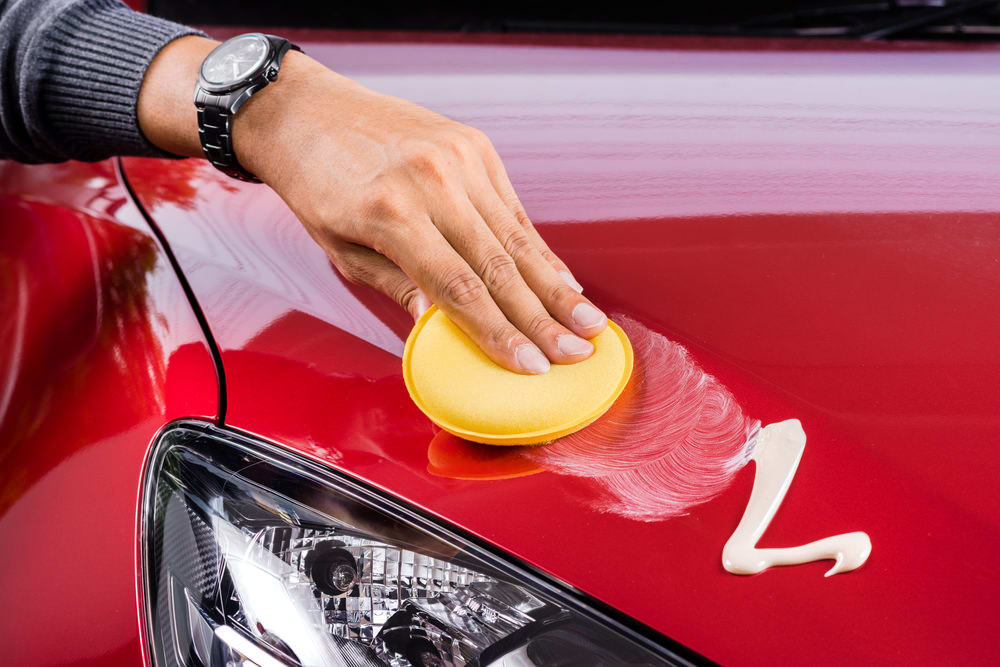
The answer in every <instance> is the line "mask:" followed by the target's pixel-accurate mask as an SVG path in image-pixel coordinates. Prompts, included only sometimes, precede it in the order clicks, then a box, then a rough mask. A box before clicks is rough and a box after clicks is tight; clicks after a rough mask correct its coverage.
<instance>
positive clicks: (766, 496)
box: [722, 419, 872, 577]
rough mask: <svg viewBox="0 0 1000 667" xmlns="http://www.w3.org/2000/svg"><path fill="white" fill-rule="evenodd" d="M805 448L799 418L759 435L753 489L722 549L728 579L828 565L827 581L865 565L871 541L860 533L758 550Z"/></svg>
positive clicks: (771, 427) (767, 428)
mask: <svg viewBox="0 0 1000 667" xmlns="http://www.w3.org/2000/svg"><path fill="white" fill-rule="evenodd" d="M805 446H806V434H805V431H803V430H802V424H801V423H799V420H798V419H788V420H786V421H783V422H778V423H776V424H768V425H767V426H765V427H764V428H763V429H761V430H760V432H759V433H758V435H757V437H756V443H755V445H754V448H753V460H754V464H755V466H756V470H755V471H754V480H753V490H752V491H751V492H750V500H749V501H748V502H747V507H746V510H745V511H744V512H743V518H742V519H740V523H739V525H738V526H737V527H736V530H735V531H734V532H733V534H732V536H731V537H730V538H729V541H727V542H726V546H725V547H724V548H723V550H722V566H723V567H724V568H726V570H728V571H729V572H732V573H733V574H756V573H758V572H762V571H763V570H766V569H767V568H769V567H771V566H772V565H798V564H799V563H810V562H812V561H816V560H827V559H830V560H833V561H834V565H833V567H832V568H830V570H829V571H828V572H827V573H826V576H827V577H829V576H830V575H832V574H837V573H839V572H847V571H849V570H853V569H855V568H858V567H861V565H862V564H863V563H864V562H865V561H866V560H868V555H869V554H870V553H871V551H872V542H871V539H870V538H869V537H868V535H867V533H863V532H860V531H857V532H853V533H844V534H842V535H834V536H833V537H825V538H823V539H821V540H816V541H815V542H810V543H809V544H803V545H802V546H797V547H785V548H781V549H758V548H757V546H756V545H757V542H758V540H760V538H761V536H762V535H763V534H764V531H766V530H767V527H768V525H769V524H770V523H771V519H772V518H773V517H774V513H775V512H776V511H777V510H778V507H779V506H780V505H781V501H782V500H783V499H784V497H785V493H786V492H787V491H788V487H789V486H790V485H791V483H792V478H793V477H795V471H796V469H797V468H798V467H799V460H800V459H801V458H802V452H803V451H804V450H805Z"/></svg>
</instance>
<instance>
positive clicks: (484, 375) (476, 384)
mask: <svg viewBox="0 0 1000 667" xmlns="http://www.w3.org/2000/svg"><path fill="white" fill-rule="evenodd" d="M591 342H592V343H593V344H594V348H595V349H594V354H593V355H591V357H590V358H588V359H586V360H584V361H581V362H579V363H576V364H565V365H563V364H552V368H551V369H550V370H549V372H548V373H544V374H542V375H522V374H520V373H514V372H511V371H508V370H506V369H504V368H501V367H500V366H498V365H497V364H495V363H493V361H491V360H490V359H489V357H487V356H486V355H485V354H484V353H483V352H482V350H480V349H479V347H478V346H477V345H476V344H475V343H474V342H472V340H471V339H470V338H469V337H468V336H466V335H465V333H464V332H463V331H462V330H461V329H459V328H458V327H457V326H456V325H455V324H454V323H453V322H452V321H451V320H449V319H448V317H447V316H446V315H445V314H444V313H443V312H441V311H440V310H438V309H437V308H436V307H431V308H430V309H429V310H428V311H427V312H426V313H424V314H423V316H422V317H421V318H420V319H419V320H417V323H416V325H415V326H414V327H413V331H411V332H410V336H409V337H408V338H407V339H406V348H405V349H404V351H403V378H404V380H405V381H406V388H407V390H408V391H409V392H410V397H411V398H412V399H413V402H414V403H416V404H417V407H418V408H420V409H421V410H422V411H423V413H424V414H425V415H427V416H428V417H430V419H431V421H433V422H434V423H435V424H437V425H438V426H440V427H441V428H443V429H444V430H445V431H448V432H449V433H452V434H454V435H457V436H458V437H460V438H465V439H466V440H472V441H474V442H482V443H486V444H490V445H531V444H537V443H540V442H548V441H549V440H554V439H556V438H560V437H562V436H564V435H569V434H570V433H573V432H575V431H579V430H580V429H582V428H583V427H585V426H587V425H588V424H590V423H591V422H593V421H594V420H595V419H597V418H598V417H600V416H601V415H602V414H604V413H605V412H606V411H607V410H608V408H610V407H611V405H612V404H613V403H614V402H615V399H616V398H618V396H619V395H620V394H621V393H622V390H623V389H625V385H626V384H627V383H628V379H629V377H630V376H631V375H632V345H631V344H630V343H629V341H628V337H627V336H626V335H625V332H624V331H622V330H621V328H620V327H619V326H618V325H617V324H615V323H614V322H610V321H609V322H608V328H607V329H605V330H604V331H602V332H601V333H600V334H599V335H598V336H597V337H596V338H594V339H592V340H591Z"/></svg>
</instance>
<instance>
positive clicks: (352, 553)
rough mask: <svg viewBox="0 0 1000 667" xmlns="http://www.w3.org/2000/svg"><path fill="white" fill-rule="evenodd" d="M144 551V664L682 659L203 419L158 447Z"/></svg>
mask: <svg viewBox="0 0 1000 667" xmlns="http://www.w3.org/2000/svg"><path fill="white" fill-rule="evenodd" d="M142 540H143V544H142V552H143V573H144V576H143V580H144V592H145V602H146V624H147V632H148V637H149V645H150V653H151V655H152V658H153V662H154V664H155V665H157V667H175V666H179V665H203V666H205V667H224V666H229V665H254V664H256V665H261V666H262V667H263V666H265V665H304V666H312V665H350V666H352V667H374V666H382V665H392V666H403V665H421V666H424V665H483V666H486V665H509V666H514V665H517V666H528V665H625V664H628V665H664V664H690V662H691V661H692V659H694V658H695V656H692V655H690V654H686V652H684V651H683V649H681V648H680V647H677V646H676V645H672V643H671V642H669V640H666V639H665V638H663V637H659V636H657V635H655V633H653V632H652V631H649V630H646V629H643V628H637V627H634V626H629V624H628V623H627V622H626V621H623V620H622V619H616V618H614V614H613V613H612V612H609V611H607V610H603V611H602V610H600V609H598V605H596V604H594V603H593V602H592V601H587V600H585V599H584V598H583V597H582V596H581V595H580V594H579V593H576V592H574V591H571V590H567V589H565V588H564V587H562V586H560V585H559V584H558V583H556V582H554V581H552V580H549V579H547V578H546V577H545V576H543V575H541V574H540V573H537V572H533V571H531V570H529V569H528V568H526V567H524V566H523V565H519V564H517V563H513V562H509V561H508V560H507V559H505V558H503V557H502V556H500V555H498V554H496V553H493V552H492V551H491V550H490V549H489V548H488V547H486V546H485V545H481V544H476V543H475V542H474V540H473V539H472V538H469V537H464V536H462V535H460V534H458V532H457V531H455V530H454V529H450V528H448V527H446V526H441V525H439V524H438V523H437V522H435V521H433V520H431V519H430V518H429V517H427V516H425V515H423V514H422V513H420V512H419V511H417V510H415V509H413V508H411V507H407V506H405V505H404V504H402V503H400V502H399V501H397V500H395V499H393V498H389V497H386V496H384V495H383V494H381V493H379V492H377V491H375V490H373V489H371V488H369V487H367V486H365V485H363V484H361V483H359V482H357V481H355V480H352V479H349V478H347V477H346V476H344V475H342V474H340V473H337V472H335V471H332V470H330V469H327V468H324V467H322V466H319V465H317V464H314V463H312V462H310V461H307V460H306V459H303V458H301V457H298V456H296V455H293V454H291V453H289V452H286V451H284V450H281V449H279V448H277V447H275V446H273V445H270V444H268V443H264V442H260V441H257V440H254V439H251V438H249V437H247V436H244V435H242V434H239V433H236V432H233V431H231V430H227V429H221V428H217V427H214V426H211V425H208V424H202V423H197V422H183V423H178V424H174V425H172V426H170V427H168V428H167V429H165V430H164V431H163V433H162V434H161V436H160V437H159V439H158V441H157V443H156V445H155V447H154V450H153V453H152V455H151V458H150V462H149V466H148V472H147V478H146V483H145V490H144V500H143V517H142Z"/></svg>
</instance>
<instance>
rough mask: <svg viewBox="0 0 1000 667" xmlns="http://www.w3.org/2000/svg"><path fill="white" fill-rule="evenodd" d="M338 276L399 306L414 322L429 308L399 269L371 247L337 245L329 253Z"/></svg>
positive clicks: (421, 294)
mask: <svg viewBox="0 0 1000 667" xmlns="http://www.w3.org/2000/svg"><path fill="white" fill-rule="evenodd" d="M332 255H333V262H334V264H336V266H337V269H338V270H339V271H340V273H341V274H342V275H343V276H344V277H345V278H347V279H348V280H350V281H351V282H353V283H358V284H361V285H367V286H369V287H373V288H375V289H376V290H378V291H379V292H381V293H382V294H385V295H386V296H387V297H389V298H390V299H392V300H393V301H395V302H396V303H398V304H399V305H400V306H402V307H403V308H404V309H405V310H406V312H408V313H409V314H410V316H411V317H413V319H414V320H417V319H419V318H420V316H421V315H423V314H424V312H425V311H426V310H427V309H428V308H430V307H431V302H430V299H428V298H427V295H426V294H425V293H424V291H423V290H422V289H420V288H419V287H417V285H416V283H414V282H413V281H412V280H410V277H409V276H407V275H406V274H405V273H404V272H403V270H402V269H400V268H399V267H398V266H396V265H395V264H393V263H392V262H391V261H390V260H389V259H388V258H386V257H384V256H382V255H380V254H378V253H377V252H375V251H374V250H372V249H371V248H366V247H364V246H360V245H357V244H354V243H344V244H341V245H338V247H337V248H336V250H335V251H334V252H333V253H332Z"/></svg>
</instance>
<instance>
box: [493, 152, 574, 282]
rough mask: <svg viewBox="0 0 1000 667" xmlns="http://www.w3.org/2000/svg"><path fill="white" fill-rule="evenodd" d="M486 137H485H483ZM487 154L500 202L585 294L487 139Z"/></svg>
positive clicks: (563, 275)
mask: <svg viewBox="0 0 1000 667" xmlns="http://www.w3.org/2000/svg"><path fill="white" fill-rule="evenodd" d="M483 136H484V137H485V135H483ZM485 141H486V144H487V146H486V154H485V156H484V160H483V162H484V164H485V166H486V172H487V175H488V177H489V180H490V183H491V184H492V185H493V189H494V190H495V192H496V194H497V195H498V196H499V197H500V200H501V201H502V202H503V203H504V206H506V207H507V210H508V211H509V212H510V213H511V214H512V215H513V216H514V218H515V219H516V220H517V223H518V224H519V225H520V226H521V228H522V229H523V230H524V232H525V234H527V236H528V239H529V240H530V241H531V242H532V244H533V245H534V246H535V248H536V249H537V250H538V252H539V253H540V254H541V256H542V257H543V258H544V259H545V261H547V262H548V263H549V264H551V265H552V267H553V268H554V269H555V270H556V273H558V274H559V277H560V278H561V279H562V280H563V282H565V283H566V284H567V285H569V286H570V287H572V288H573V289H575V290H576V291H577V292H578V293H581V292H583V285H581V284H580V283H579V282H577V280H576V278H575V277H574V276H573V273H572V272H571V271H570V270H569V267H567V266H566V264H565V263H564V262H563V261H562V260H561V259H559V257H558V256H557V255H556V254H555V253H554V252H552V250H551V249H550V248H549V245H548V244H547V243H546V242H545V239H543V238H542V236H541V234H539V233H538V230H537V229H535V226H534V225H533V224H531V219H530V218H528V214H527V213H526V212H525V210H524V206H523V205H522V204H521V200H520V199H519V198H518V196H517V193H516V192H515V191H514V186H513V185H512V184H511V182H510V177H509V176H508V175H507V170H506V169H505V168H504V166H503V162H502V161H501V160H500V156H499V155H497V153H496V150H495V149H494V148H493V145H492V144H491V143H490V142H489V139H486V140H485Z"/></svg>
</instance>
